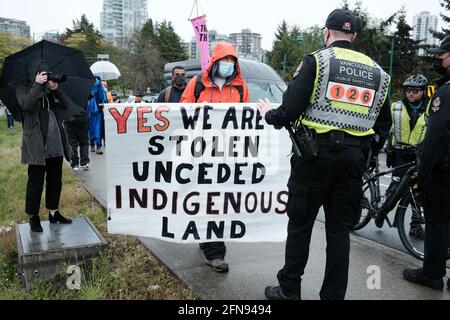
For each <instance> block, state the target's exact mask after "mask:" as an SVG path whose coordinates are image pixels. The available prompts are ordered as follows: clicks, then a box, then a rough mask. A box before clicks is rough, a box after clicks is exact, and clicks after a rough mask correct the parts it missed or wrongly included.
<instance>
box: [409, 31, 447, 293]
mask: <svg viewBox="0 0 450 320" xmlns="http://www.w3.org/2000/svg"><path fill="white" fill-rule="evenodd" d="M427 51H428V52H429V53H433V54H437V57H438V58H437V60H436V61H435V63H434V65H433V68H434V69H435V71H437V72H438V73H439V74H441V75H442V76H443V78H442V79H441V80H440V81H439V82H438V86H439V89H438V91H437V92H436V94H435V95H434V97H433V99H432V101H431V103H430V105H429V110H428V113H429V116H430V119H429V125H428V133H427V136H426V137H425V141H424V148H423V154H422V162H421V167H420V169H419V185H420V186H421V189H422V190H423V192H424V193H425V199H426V200H425V207H424V208H425V259H424V262H423V268H421V269H405V270H404V271H403V275H404V277H405V279H406V280H408V281H410V282H414V283H417V284H420V285H423V286H426V287H430V288H433V289H437V290H442V289H443V287H444V281H443V279H442V278H443V277H444V276H445V274H446V260H447V258H448V253H449V252H448V248H449V242H450V168H449V167H450V36H447V37H446V38H445V39H444V41H443V42H442V44H441V46H440V47H439V48H433V49H428V50H427ZM447 286H448V287H449V289H450V280H449V281H448V282H447Z"/></svg>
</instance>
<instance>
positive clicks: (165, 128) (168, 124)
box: [155, 107, 170, 132]
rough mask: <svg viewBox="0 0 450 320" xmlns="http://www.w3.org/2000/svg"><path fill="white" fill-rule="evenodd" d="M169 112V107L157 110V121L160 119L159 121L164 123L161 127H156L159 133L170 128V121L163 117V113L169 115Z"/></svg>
mask: <svg viewBox="0 0 450 320" xmlns="http://www.w3.org/2000/svg"><path fill="white" fill-rule="evenodd" d="M169 110H170V108H169V107H159V108H158V109H156V115H155V116H156V119H158V120H159V121H161V122H162V123H163V125H159V124H157V125H155V129H156V130H157V131H159V132H161V131H166V130H167V129H168V128H169V126H170V121H169V120H168V119H167V118H166V117H164V116H163V115H162V113H163V112H164V113H167V112H169Z"/></svg>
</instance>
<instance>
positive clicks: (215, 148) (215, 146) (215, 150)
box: [212, 137, 225, 157]
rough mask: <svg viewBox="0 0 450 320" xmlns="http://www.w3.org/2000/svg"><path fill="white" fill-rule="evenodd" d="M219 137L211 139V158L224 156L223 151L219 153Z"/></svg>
mask: <svg viewBox="0 0 450 320" xmlns="http://www.w3.org/2000/svg"><path fill="white" fill-rule="evenodd" d="M219 141H220V139H219V137H213V147H212V156H213V157H223V156H225V152H224V151H219Z"/></svg>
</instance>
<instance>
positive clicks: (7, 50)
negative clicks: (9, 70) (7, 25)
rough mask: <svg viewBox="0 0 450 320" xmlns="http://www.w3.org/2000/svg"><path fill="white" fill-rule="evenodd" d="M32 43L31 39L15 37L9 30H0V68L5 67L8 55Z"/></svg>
mask: <svg viewBox="0 0 450 320" xmlns="http://www.w3.org/2000/svg"><path fill="white" fill-rule="evenodd" d="M30 44H31V43H30V40H29V39H26V38H21V37H15V36H13V35H11V34H10V33H9V32H0V70H2V69H3V63H4V61H5V59H6V57H8V56H10V55H12V54H14V53H16V52H17V51H20V50H22V49H24V48H25V47H27V46H29V45H30Z"/></svg>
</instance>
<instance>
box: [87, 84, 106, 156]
mask: <svg viewBox="0 0 450 320" xmlns="http://www.w3.org/2000/svg"><path fill="white" fill-rule="evenodd" d="M96 79H97V81H96V82H95V84H94V87H93V88H92V92H91V98H90V99H89V101H88V104H87V106H88V108H87V109H88V119H89V143H90V145H91V152H96V153H97V154H103V148H102V146H103V145H102V125H103V110H102V107H101V105H103V104H104V103H108V97H107V95H106V91H105V89H104V88H103V85H102V81H101V79H100V78H99V77H96Z"/></svg>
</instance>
